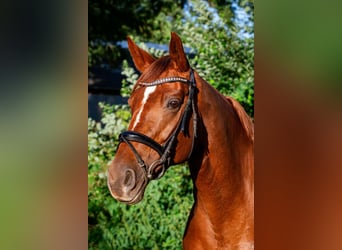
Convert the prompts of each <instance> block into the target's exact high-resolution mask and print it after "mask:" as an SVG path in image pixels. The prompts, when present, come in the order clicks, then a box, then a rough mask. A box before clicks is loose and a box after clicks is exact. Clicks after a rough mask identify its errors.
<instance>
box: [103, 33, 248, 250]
mask: <svg viewBox="0 0 342 250" xmlns="http://www.w3.org/2000/svg"><path fill="white" fill-rule="evenodd" d="M128 46H129V51H130V53H131V56H132V58H133V61H134V64H135V66H136V68H137V69H138V70H139V71H140V72H141V73H142V74H141V76H140V78H139V79H138V81H137V83H136V84H135V86H134V89H133V91H132V94H131V97H130V99H129V104H130V107H131V110H132V120H131V122H130V124H129V127H128V131H126V132H123V133H122V134H121V135H120V144H119V147H118V150H117V153H116V156H115V159H114V160H113V162H112V164H111V165H110V167H109V170H108V187H109V190H110V192H111V194H112V196H113V197H114V198H116V199H117V200H119V201H121V202H124V203H127V204H135V203H138V202H139V201H140V200H141V199H142V198H143V195H144V191H145V188H146V186H147V184H148V183H149V181H150V180H153V179H157V178H160V177H161V176H162V175H163V174H164V172H165V171H166V170H167V168H168V167H169V166H170V165H173V164H178V163H183V162H186V161H187V162H188V165H189V167H190V172H191V177H192V180H193V183H194V198H195V203H194V205H193V207H192V210H191V213H190V216H189V218H188V223H187V227H186V230H185V233H184V238H183V247H184V249H253V248H254V243H253V242H254V152H253V151H254V128H253V123H252V121H251V119H250V118H249V117H248V115H247V114H246V112H245V111H244V109H243V108H242V106H241V105H240V104H239V103H238V102H237V101H235V100H234V99H232V98H230V97H224V96H223V95H221V94H220V93H219V92H218V91H217V90H215V89H214V88H213V87H212V86H210V85H209V84H208V83H207V82H206V81H205V80H203V79H202V78H201V77H200V76H199V75H198V74H197V73H196V71H194V70H193V69H192V68H191V67H190V65H189V62H188V60H187V57H186V55H185V53H184V50H183V45H182V41H181V39H180V38H179V37H178V35H177V34H176V33H171V41H170V45H169V55H168V56H163V57H161V58H159V59H155V58H154V57H152V56H151V55H150V54H148V53H147V52H146V51H144V50H142V49H141V48H139V47H138V46H137V45H136V44H135V43H134V42H133V41H132V40H131V39H130V38H128Z"/></svg>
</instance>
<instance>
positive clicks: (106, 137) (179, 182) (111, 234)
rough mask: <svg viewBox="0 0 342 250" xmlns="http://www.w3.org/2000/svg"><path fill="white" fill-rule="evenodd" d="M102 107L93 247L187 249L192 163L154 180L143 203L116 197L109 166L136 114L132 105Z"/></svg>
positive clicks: (91, 197) (96, 127) (91, 217)
mask: <svg viewBox="0 0 342 250" xmlns="http://www.w3.org/2000/svg"><path fill="white" fill-rule="evenodd" d="M100 106H101V107H102V110H103V118H102V121H101V122H102V125H101V124H100V123H95V122H94V121H93V120H91V119H89V121H88V162H89V171H88V186H89V187H88V224H89V235H88V236H89V249H181V242H182V236H183V232H184V229H185V226H186V221H187V217H188V214H189V212H190V209H191V206H192V204H193V197H192V182H191V178H190V173H189V170H188V168H187V166H181V165H178V166H173V167H171V168H170V169H169V170H168V171H167V172H166V174H165V176H164V177H163V178H162V179H160V180H158V181H152V182H151V183H150V184H149V185H148V187H147V189H146V191H145V197H144V199H143V201H142V202H141V203H139V204H137V205H134V206H130V205H125V204H122V203H119V202H117V201H116V200H114V199H113V198H112V197H111V196H110V194H109V190H108V188H107V184H106V168H107V167H106V166H108V163H109V162H110V161H111V160H112V158H113V155H114V154H115V150H116V147H117V145H118V141H117V138H118V135H119V133H120V132H121V131H122V130H124V129H125V127H126V126H127V124H128V121H129V119H130V113H129V111H128V107H127V106H123V107H118V106H108V105H104V104H100Z"/></svg>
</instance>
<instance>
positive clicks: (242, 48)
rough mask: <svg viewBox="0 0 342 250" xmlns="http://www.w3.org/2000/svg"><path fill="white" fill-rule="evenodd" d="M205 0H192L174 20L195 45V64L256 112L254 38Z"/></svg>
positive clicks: (186, 39) (212, 81) (188, 42)
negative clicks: (211, 7)
mask: <svg viewBox="0 0 342 250" xmlns="http://www.w3.org/2000/svg"><path fill="white" fill-rule="evenodd" d="M209 8H210V7H209V4H208V2H206V1H203V0H192V1H190V8H189V12H188V13H186V14H184V17H183V19H180V20H178V21H177V22H175V24H174V30H175V31H177V32H178V34H179V35H180V36H181V38H182V40H183V43H184V44H185V45H186V46H188V47H189V48H191V49H192V53H193V54H194V57H193V58H191V59H190V61H191V65H192V66H193V67H194V68H195V69H196V70H197V71H198V73H199V74H200V75H201V76H202V77H203V78H204V79H205V80H206V81H207V82H209V83H210V84H211V85H213V86H214V87H215V88H216V89H217V90H219V91H220V92H221V93H222V94H225V95H230V96H232V97H233V98H235V99H236V100H237V101H239V102H240V103H241V104H242V106H244V108H245V109H246V111H247V113H248V114H249V115H250V116H251V117H253V116H254V39H253V37H250V38H248V37H244V36H242V35H239V34H240V33H239V32H240V31H241V29H242V28H239V27H238V26H237V25H236V26H234V23H231V22H230V20H225V19H223V18H220V17H219V13H217V12H216V11H215V10H211V11H208V9H209Z"/></svg>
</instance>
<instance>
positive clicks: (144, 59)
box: [127, 37, 156, 73]
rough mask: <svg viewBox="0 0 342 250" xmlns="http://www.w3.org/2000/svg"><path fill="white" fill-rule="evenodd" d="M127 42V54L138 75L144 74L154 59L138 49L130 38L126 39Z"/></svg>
mask: <svg viewBox="0 0 342 250" xmlns="http://www.w3.org/2000/svg"><path fill="white" fill-rule="evenodd" d="M127 42H128V49H129V53H130V54H131V56H132V59H133V62H134V65H135V67H136V68H137V69H138V70H139V71H140V73H142V72H144V71H145V69H146V68H147V67H148V66H150V65H151V64H152V63H153V62H154V61H155V60H156V59H155V58H154V57H153V56H151V55H150V54H149V53H147V52H146V51H145V50H143V49H141V48H139V47H138V45H136V44H135V43H134V42H133V40H132V39H131V38H129V37H127Z"/></svg>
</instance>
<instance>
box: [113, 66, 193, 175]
mask: <svg viewBox="0 0 342 250" xmlns="http://www.w3.org/2000/svg"><path fill="white" fill-rule="evenodd" d="M173 82H183V83H186V84H188V85H189V97H188V100H187V103H186V106H185V108H184V112H183V114H182V116H181V118H180V120H179V122H178V124H177V126H176V128H175V129H174V130H173V132H172V133H171V135H170V136H169V138H168V139H167V140H166V142H165V143H164V144H163V145H161V144H159V143H158V142H156V141H155V140H153V139H152V138H150V137H148V136H146V135H144V134H141V133H138V132H135V131H125V132H123V133H121V134H120V135H119V140H120V143H122V142H124V143H126V144H127V145H128V146H129V147H130V149H131V150H132V152H133V154H134V156H135V158H136V160H137V162H138V164H139V166H140V167H141V168H142V169H143V170H144V172H145V177H146V178H147V180H152V179H159V178H161V177H162V176H163V175H164V173H165V171H166V169H167V168H168V167H169V166H170V165H171V164H172V158H173V155H172V154H173V153H175V152H174V150H175V147H176V139H177V136H178V134H179V132H182V133H183V134H184V135H189V134H188V130H187V124H188V123H189V118H190V115H191V113H192V115H193V137H192V146H191V151H190V153H189V156H188V158H189V157H190V156H191V153H192V151H193V148H194V140H195V138H196V137H197V109H196V102H195V92H196V81H195V76H194V72H193V70H192V69H190V80H188V79H186V78H183V77H165V78H161V79H158V80H155V81H153V82H140V83H138V84H139V85H142V86H146V87H150V86H156V85H161V84H164V83H173ZM131 142H138V143H142V144H144V145H146V146H149V147H150V148H152V149H153V150H155V151H156V152H157V153H158V154H159V157H160V158H159V159H158V160H156V161H154V162H153V163H152V164H151V165H150V166H148V165H146V163H145V162H144V160H143V159H142V158H141V156H140V154H139V153H138V151H137V150H136V149H135V147H134V146H133V144H132V143H131ZM158 166H161V167H162V170H161V172H160V173H159V174H158V175H157V176H154V175H153V172H154V170H155V169H156V167H158Z"/></svg>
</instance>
